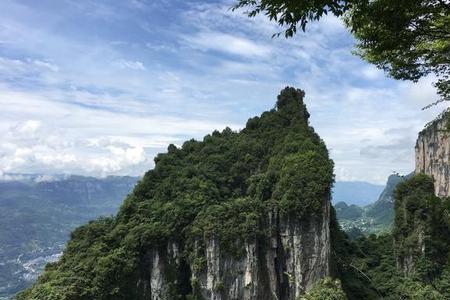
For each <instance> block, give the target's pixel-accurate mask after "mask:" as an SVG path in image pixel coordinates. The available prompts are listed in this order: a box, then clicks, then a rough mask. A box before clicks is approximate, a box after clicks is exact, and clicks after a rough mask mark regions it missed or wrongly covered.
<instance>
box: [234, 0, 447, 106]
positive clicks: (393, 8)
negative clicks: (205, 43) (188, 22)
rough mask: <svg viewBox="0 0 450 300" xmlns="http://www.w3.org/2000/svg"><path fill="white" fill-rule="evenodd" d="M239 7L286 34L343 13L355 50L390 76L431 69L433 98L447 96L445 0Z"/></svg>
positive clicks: (257, 1)
mask: <svg viewBox="0 0 450 300" xmlns="http://www.w3.org/2000/svg"><path fill="white" fill-rule="evenodd" d="M238 8H248V10H247V11H246V14H247V15H248V16H249V17H255V16H256V15H258V14H264V15H266V16H267V17H268V18H269V19H270V20H272V21H275V22H277V23H278V24H279V25H280V26H281V27H284V28H285V30H284V36H285V37H286V38H289V37H292V36H294V35H295V34H296V33H297V30H299V29H301V30H302V31H305V30H306V27H307V25H308V23H310V22H312V21H318V20H320V19H321V18H322V17H324V16H325V15H328V14H331V15H334V16H337V17H342V18H343V19H344V23H345V25H346V26H347V28H348V29H349V30H350V31H351V32H352V34H353V35H354V37H355V38H356V39H357V44H356V47H355V53H356V54H357V55H359V56H360V57H362V58H363V59H364V60H366V61H367V62H369V63H372V64H374V65H375V66H377V67H378V68H380V69H382V70H384V71H385V72H387V73H388V74H389V76H391V77H393V78H395V79H402V80H412V81H414V82H417V81H418V80H419V79H420V78H422V77H424V76H427V75H429V74H433V75H434V76H436V78H437V81H436V82H435V83H434V86H435V87H436V88H437V91H438V94H439V96H440V100H438V102H436V103H439V102H442V101H449V100H450V1H449V0H397V1H392V0H237V3H236V4H235V5H234V6H233V10H236V9H238ZM280 34H282V32H280V33H277V34H274V36H278V35H280ZM436 103H433V104H436ZM433 104H431V105H433Z"/></svg>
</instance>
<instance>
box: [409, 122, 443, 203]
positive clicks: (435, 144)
mask: <svg viewBox="0 0 450 300" xmlns="http://www.w3.org/2000/svg"><path fill="white" fill-rule="evenodd" d="M448 115H449V114H448V113H445V114H443V116H442V117H440V118H438V119H436V120H435V121H433V122H432V123H431V124H429V125H428V126H427V128H425V129H424V130H423V131H421V132H420V133H419V137H418V138H417V142H416V174H417V173H424V174H427V175H429V176H431V177H433V179H434V188H435V193H436V196H439V197H447V196H450V131H449V130H448Z"/></svg>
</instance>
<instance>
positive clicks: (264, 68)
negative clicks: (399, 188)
mask: <svg viewBox="0 0 450 300" xmlns="http://www.w3.org/2000/svg"><path fill="white" fill-rule="evenodd" d="M231 3H232V2H230V1H229V0H223V1H219V0H217V1H211V0H208V1H194V0H189V1H186V0H148V1H144V0H130V1H113V0H110V1H100V0H95V1H94V0H84V1H78V0H59V1H54V0H48V1H46V0H40V1H34V0H28V1H20V0H16V1H10V0H2V1H1V3H0V19H1V22H0V107H1V109H0V136H1V137H2V138H1V139H0V175H1V174H5V173H11V172H14V173H44V174H54V173H75V174H84V175H94V176H105V175H109V174H118V175H124V174H128V175H141V174H142V173H143V172H144V171H145V170H147V169H149V168H151V167H152V166H153V156H154V155H155V154H156V153H158V152H162V151H165V149H166V147H167V145H168V144H169V143H174V144H178V145H179V144H181V143H182V142H183V141H184V140H185V139H190V138H196V139H201V138H202V137H203V136H204V135H205V134H207V133H209V132H211V131H212V130H214V129H222V128H224V127H225V126H230V127H231V128H233V129H236V130H238V129H239V128H242V127H243V126H244V124H245V122H246V120H247V119H248V118H249V117H252V116H254V115H259V114H260V113H261V112H263V111H265V110H268V109H270V108H272V107H273V106H274V103H275V99H276V95H277V94H278V92H279V91H280V90H281V89H282V88H283V87H285V86H287V85H290V86H294V87H298V88H301V89H303V90H305V91H306V102H307V105H308V109H309V110H310V112H311V115H312V117H311V124H312V125H313V126H314V127H315V129H316V131H317V132H318V133H319V134H320V135H321V136H322V138H323V139H324V140H325V142H326V144H327V146H328V148H329V149H330V152H331V156H332V158H333V159H334V161H335V164H336V170H335V173H336V176H337V180H363V181H369V182H374V183H383V182H384V181H385V180H386V177H387V176H388V175H389V174H390V173H392V171H394V170H395V171H398V172H401V173H408V172H410V171H412V170H413V168H414V144H415V139H416V136H417V132H418V131H419V130H420V129H421V128H423V125H424V124H425V123H426V122H427V121H429V120H431V119H432V118H433V117H435V116H436V115H437V114H438V113H439V112H440V111H441V110H442V109H443V107H442V106H438V107H434V108H432V109H429V110H427V111H422V110H421V107H423V106H424V105H426V104H428V103H430V102H433V101H434V100H435V99H436V95H435V90H434V89H433V88H432V86H431V82H432V78H427V79H425V80H423V81H421V82H419V83H417V84H413V83H410V82H400V81H395V80H392V79H388V78H386V76H385V75H384V74H383V73H382V72H381V71H379V70H377V69H375V68H374V67H372V66H371V65H369V64H367V63H365V62H363V61H361V60H360V58H358V57H356V56H353V55H352V54H351V49H352V46H353V44H354V40H353V39H352V37H351V36H350V34H349V33H348V32H347V31H346V29H345V28H344V27H343V25H342V23H341V22H340V21H339V20H338V19H335V18H327V19H324V20H323V21H321V22H320V23H317V24H313V25H312V26H311V27H310V28H309V29H310V30H309V31H308V33H307V34H301V35H298V36H296V37H295V38H293V39H289V40H285V39H284V38H275V39H272V38H271V36H272V34H273V33H276V32H278V31H279V30H280V29H279V28H277V27H276V26H274V25H273V24H271V23H270V22H268V21H267V20H265V19H264V18H256V19H248V18H247V17H245V16H244V15H243V14H242V12H234V13H233V12H231V11H230V10H229V7H230V6H231Z"/></svg>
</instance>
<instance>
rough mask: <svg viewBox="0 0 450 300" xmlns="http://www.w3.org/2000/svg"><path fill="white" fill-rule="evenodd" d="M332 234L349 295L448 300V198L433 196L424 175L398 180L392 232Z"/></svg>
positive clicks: (358, 297) (429, 181)
mask: <svg viewBox="0 0 450 300" xmlns="http://www.w3.org/2000/svg"><path fill="white" fill-rule="evenodd" d="M334 237H335V251H336V252H335V255H336V257H337V259H336V260H337V261H338V274H339V275H340V278H341V280H342V284H343V287H344V288H345V289H346V291H347V294H348V296H349V299H392V300H394V299H395V300H397V299H411V300H413V299H414V300H421V299H424V300H425V299H439V300H444V299H450V257H449V250H450V238H449V237H450V201H449V200H448V199H440V198H438V197H436V196H435V195H434V187H433V180H432V179H431V178H430V177H429V176H426V175H423V174H417V175H415V176H413V177H411V178H410V179H408V180H406V181H404V182H401V183H400V184H399V185H398V187H397V189H396V192H395V222H394V226H393V232H392V234H391V233H389V234H384V235H380V236H376V235H370V236H367V237H361V238H359V239H357V240H356V241H354V242H350V241H349V240H348V238H347V237H346V236H345V234H343V233H342V232H340V231H335V232H334Z"/></svg>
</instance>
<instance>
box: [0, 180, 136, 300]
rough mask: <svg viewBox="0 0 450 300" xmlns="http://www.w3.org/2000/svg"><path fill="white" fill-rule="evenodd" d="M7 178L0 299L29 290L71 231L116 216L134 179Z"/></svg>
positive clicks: (2, 196)
mask: <svg viewBox="0 0 450 300" xmlns="http://www.w3.org/2000/svg"><path fill="white" fill-rule="evenodd" d="M8 176H9V175H8ZM9 177H10V178H17V179H14V180H8V181H0V208H1V209H0V262H2V263H0V299H2V297H8V296H10V295H11V294H14V293H16V292H17V291H19V290H20V289H23V288H24V287H27V286H29V285H30V284H31V283H32V282H33V281H34V280H35V279H36V277H37V275H38V273H39V271H40V270H41V269H42V268H43V266H44V264H45V263H46V262H47V261H52V260H55V259H57V258H58V255H59V253H61V251H62V248H63V246H64V244H65V242H66V241H67V239H68V238H69V233H70V232H71V231H72V230H73V229H74V228H75V227H76V226H79V225H80V224H82V223H85V222H87V221H89V220H91V219H95V218H97V217H98V216H101V215H104V216H108V215H111V214H114V213H116V212H117V209H118V207H119V205H120V203H121V202H122V200H123V198H124V197H125V196H126V195H127V194H128V193H129V192H130V191H131V190H132V188H133V186H134V185H135V184H136V182H137V179H138V178H135V177H107V178H103V179H98V178H92V177H83V176H69V177H64V176H60V177H59V178H56V179H53V178H52V179H51V180H50V181H45V180H43V179H46V177H48V176H37V175H17V174H15V175H11V176H9ZM46 180H48V178H47V179H46Z"/></svg>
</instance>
